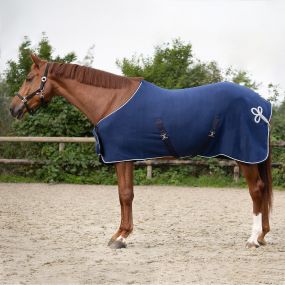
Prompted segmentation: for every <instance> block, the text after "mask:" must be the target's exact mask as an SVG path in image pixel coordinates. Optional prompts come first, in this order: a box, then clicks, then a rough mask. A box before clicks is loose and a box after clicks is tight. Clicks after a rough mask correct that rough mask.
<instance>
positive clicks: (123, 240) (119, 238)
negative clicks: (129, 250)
mask: <svg viewBox="0 0 285 285" xmlns="http://www.w3.org/2000/svg"><path fill="white" fill-rule="evenodd" d="M116 240H117V241H121V242H122V243H124V244H126V243H127V240H126V239H125V238H124V237H122V236H119V237H117V238H116Z"/></svg>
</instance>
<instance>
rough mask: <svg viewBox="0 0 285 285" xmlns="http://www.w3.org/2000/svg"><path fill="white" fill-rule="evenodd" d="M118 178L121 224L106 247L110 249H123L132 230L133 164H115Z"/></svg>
mask: <svg viewBox="0 0 285 285" xmlns="http://www.w3.org/2000/svg"><path fill="white" fill-rule="evenodd" d="M115 167H116V173H117V178H118V191H119V199H120V204H121V224H120V227H119V229H118V231H117V232H116V233H115V234H114V235H113V237H112V238H111V240H110V241H109V243H108V245H109V246H110V247H111V248H124V247H126V246H127V243H126V238H127V237H128V235H129V234H130V233H131V232H132V230H133V214H132V203H133V199H134V191H133V168H134V166H133V162H119V163H116V165H115Z"/></svg>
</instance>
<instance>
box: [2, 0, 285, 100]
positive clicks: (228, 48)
mask: <svg viewBox="0 0 285 285" xmlns="http://www.w3.org/2000/svg"><path fill="white" fill-rule="evenodd" d="M42 32H46V34H47V36H48V38H49V40H50V42H51V44H52V46H53V47H54V49H55V51H54V52H55V54H60V55H64V54H66V53H67V52H70V51H74V52H75V53H76V54H77V55H78V59H79V60H82V59H83V57H84V56H85V55H86V53H87V50H88V48H89V47H90V46H92V45H93V44H95V49H94V56H95V60H94V67H95V68H99V69H103V70H107V71H111V72H114V73H120V70H119V69H118V68H117V67H116V64H115V61H116V59H122V58H123V57H128V58H129V57H131V56H132V55H133V54H135V53H136V54H143V55H152V53H153V47H154V46H155V45H158V44H162V43H163V42H168V41H171V40H172V39H174V38H177V37H180V38H181V39H182V40H183V41H185V42H190V43H191V44H192V45H193V50H194V54H195V56H197V57H198V58H200V59H201V60H203V61H210V60H216V61H217V62H218V63H219V65H220V66H221V67H223V68H225V67H228V66H233V67H234V68H237V69H245V70H246V71H248V72H249V73H250V74H251V75H252V78H254V79H255V80H256V81H257V82H263V83H264V85H267V84H268V83H270V82H273V83H275V84H280V86H281V87H282V89H285V1H282V0H280V1H278V0H267V1H259V0H251V1H250V0H248V1H247V0H240V1H238V0H227V1H222V0H220V1H218V0H211V1H206V0H200V1H198V0H196V1H194V0H152V1H151V0H144V1H141V0H140V1H137V0H120V1H119V0H93V1H92V0H48V1H39V0H0V71H3V70H4V69H5V63H6V62H7V60H9V59H15V58H16V57H17V48H18V46H19V44H20V43H21V42H22V40H23V38H24V36H25V35H26V36H28V37H29V38H30V39H31V40H32V42H33V44H34V45H36V44H37V43H38V41H39V39H40V38H41V33H42ZM260 91H261V92H263V93H265V88H264V86H263V87H262V88H261V89H260ZM262 95H263V96H266V94H262Z"/></svg>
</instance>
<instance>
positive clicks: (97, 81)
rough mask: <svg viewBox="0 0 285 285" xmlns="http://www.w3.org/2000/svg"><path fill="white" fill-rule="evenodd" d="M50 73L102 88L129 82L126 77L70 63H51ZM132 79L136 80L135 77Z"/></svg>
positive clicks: (122, 85)
mask: <svg viewBox="0 0 285 285" xmlns="http://www.w3.org/2000/svg"><path fill="white" fill-rule="evenodd" d="M50 73H51V75H54V76H58V77H63V78H69V79H74V80H77V81H78V82H80V83H84V84H88V85H94V86H97V87H102V88H113V89H120V88H123V87H126V86H128V85H130V84H131V79H130V78H128V77H125V76H120V75H115V74H112V73H109V72H106V71H102V70H99V69H94V68H91V67H86V66H81V65H78V64H71V63H52V64H51V67H50ZM134 79H135V80H137V78H134Z"/></svg>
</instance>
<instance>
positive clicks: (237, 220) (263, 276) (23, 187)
mask: <svg viewBox="0 0 285 285" xmlns="http://www.w3.org/2000/svg"><path fill="white" fill-rule="evenodd" d="M0 217H1V219H0V229H1V234H0V284H154V285H156V284H199V285H203V284H218V285H221V284H239V285H240V284H285V192H278V191H276V192H275V199H274V212H273V214H272V219H271V225H272V227H271V229H272V231H271V233H270V234H269V235H268V241H269V244H268V245H267V246H266V247H261V248H258V249H246V248H245V242H246V240H247V238H248V236H249V234H250V231H251V219H252V216H251V201H250V198H249V194H248V192H247V191H245V190H239V189H209V188H203V189H199V188H186V187H153V186H145V187H136V188H135V200H134V224H135V229H134V233H133V234H132V235H131V236H130V237H129V238H128V248H127V249H120V250H112V249H110V248H108V247H107V242H108V240H109V239H110V237H111V235H112V234H113V233H114V232H115V231H116V230H117V227H118V225H119V220H120V216H119V203H118V196H117V190H116V187H115V186H82V185H46V184H0Z"/></svg>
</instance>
